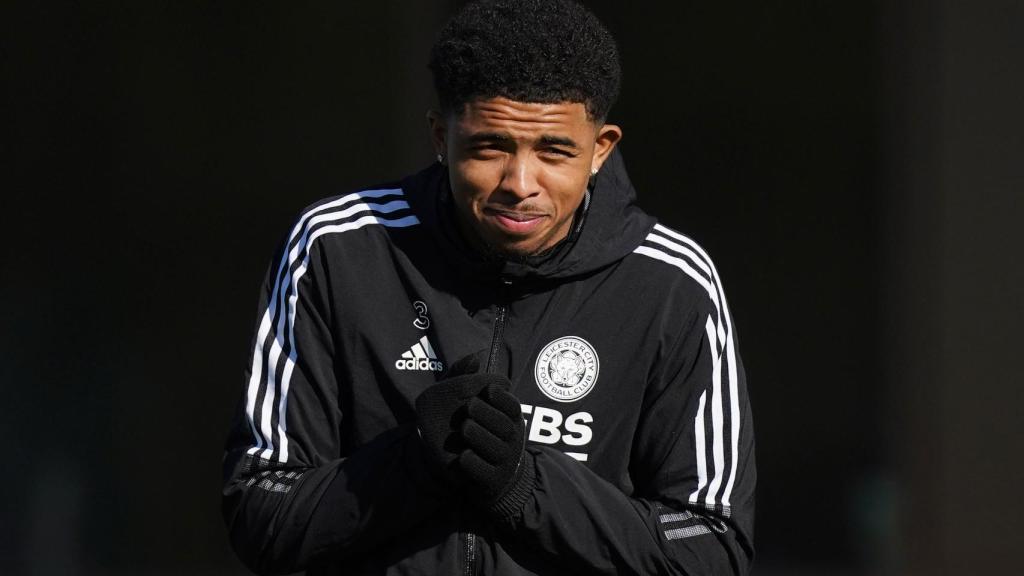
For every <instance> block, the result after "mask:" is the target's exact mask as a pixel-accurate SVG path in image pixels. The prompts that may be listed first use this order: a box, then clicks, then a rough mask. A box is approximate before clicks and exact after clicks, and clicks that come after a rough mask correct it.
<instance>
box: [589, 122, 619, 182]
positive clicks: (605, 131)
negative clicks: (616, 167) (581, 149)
mask: <svg viewBox="0 0 1024 576" xmlns="http://www.w3.org/2000/svg"><path fill="white" fill-rule="evenodd" d="M619 140H622V128H619V127H618V126H616V125H615V124H604V125H602V126H601V127H600V128H599V129H598V130H597V138H596V139H595V140H594V158H593V160H591V163H590V171H591V172H597V171H598V170H600V169H601V166H602V165H604V161H605V160H607V159H608V155H609V154H611V153H612V150H614V149H615V145H616V144H618V143H619Z"/></svg>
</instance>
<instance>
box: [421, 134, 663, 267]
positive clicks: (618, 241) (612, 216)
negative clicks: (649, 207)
mask: <svg viewBox="0 0 1024 576" xmlns="http://www.w3.org/2000/svg"><path fill="white" fill-rule="evenodd" d="M402 188H403V189H404V190H405V191H406V194H407V196H408V199H409V203H410V205H411V206H412V208H413V210H414V211H415V213H416V215H417V217H419V218H420V221H421V222H422V223H423V224H424V225H425V226H426V227H427V228H429V229H430V230H431V231H432V233H433V234H435V235H436V236H437V237H438V238H437V239H438V242H439V244H441V245H442V246H443V247H444V252H446V253H447V256H448V257H450V258H454V259H455V260H456V262H453V264H455V265H456V266H458V267H459V268H460V269H463V270H466V271H471V272H473V273H476V274H497V275H499V276H501V277H505V278H511V279H518V280H525V281H531V282H530V283H532V282H533V281H542V280H544V279H566V278H572V277H576V276H584V275H587V274H589V273H592V272H594V271H596V270H599V269H601V268H604V267H606V266H608V265H610V264H613V263H615V262H617V261H619V260H621V259H622V258H624V257H626V256H627V255H628V254H630V253H631V252H632V251H633V249H635V248H636V247H637V246H639V245H640V243H641V242H642V241H643V239H644V238H645V237H646V236H647V234H648V233H649V232H650V230H651V228H652V227H653V226H654V223H655V219H654V218H653V217H651V216H650V215H648V214H647V213H645V212H644V211H643V210H641V209H640V207H639V206H637V205H636V190H635V189H634V188H633V185H632V183H631V182H630V181H629V176H628V175H627V174H626V166H625V164H624V163H623V160H622V154H621V153H620V152H619V151H618V149H615V150H613V151H612V153H611V155H610V156H609V157H608V159H607V160H606V161H605V163H604V165H603V166H602V167H601V170H600V171H599V172H598V173H597V176H596V177H595V178H594V179H593V182H592V184H591V185H590V186H589V188H588V191H587V197H586V198H584V201H583V204H582V205H581V206H580V208H579V210H578V211H577V213H576V217H575V221H574V222H573V228H572V231H571V232H570V234H569V236H568V237H567V238H566V239H565V240H563V241H562V242H561V243H559V244H558V245H556V246H555V247H554V248H552V249H551V250H548V251H547V252H546V253H545V254H543V255H539V256H535V257H530V258H528V259H527V260H526V261H525V262H523V261H512V260H495V259H492V258H486V257H484V256H482V255H481V254H480V253H479V252H478V251H476V250H475V249H474V248H472V247H471V246H470V245H469V244H468V243H467V242H466V241H465V240H464V239H463V237H462V234H460V233H459V231H458V228H457V225H456V222H455V220H454V218H455V214H454V210H455V207H454V204H453V202H452V200H451V187H450V184H449V181H448V170H447V168H446V167H444V166H442V165H441V164H438V163H434V164H432V165H431V166H430V167H428V168H426V169H425V170H423V171H422V172H420V173H418V174H416V175H414V176H411V177H410V178H408V179H406V180H405V181H404V182H403V183H402Z"/></svg>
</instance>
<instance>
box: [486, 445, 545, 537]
mask: <svg viewBox="0 0 1024 576" xmlns="http://www.w3.org/2000/svg"><path fill="white" fill-rule="evenodd" d="M534 458H535V457H534V455H533V454H530V453H529V452H527V451H525V450H524V451H523V460H522V462H521V463H520V464H519V470H518V471H517V473H516V477H515V480H514V481H513V482H512V485H511V486H510V487H509V489H508V490H506V491H505V493H504V494H503V495H502V496H501V497H500V498H498V500H497V501H495V502H494V503H493V504H491V505H490V506H489V507H488V512H489V513H490V515H491V516H492V517H493V518H495V519H496V520H497V521H499V522H501V523H503V524H513V523H515V522H516V521H517V520H519V517H520V516H522V514H523V507H524V506H526V502H527V501H528V500H529V499H530V498H531V497H532V496H533V490H534V484H535V482H536V479H537V472H536V468H535V466H534Z"/></svg>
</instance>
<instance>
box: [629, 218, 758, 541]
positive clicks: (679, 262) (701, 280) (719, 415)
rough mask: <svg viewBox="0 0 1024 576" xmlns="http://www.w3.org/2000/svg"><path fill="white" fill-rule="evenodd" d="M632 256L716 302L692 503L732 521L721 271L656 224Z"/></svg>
mask: <svg viewBox="0 0 1024 576" xmlns="http://www.w3.org/2000/svg"><path fill="white" fill-rule="evenodd" d="M634 252H636V253H638V254H642V255H644V256H648V257H650V258H653V259H655V260H659V261H661V262H664V263H666V264H669V265H672V266H675V267H676V268H678V269H680V270H682V271H683V272H684V273H685V274H686V275H687V276H689V277H690V278H692V279H693V280H694V281H695V282H697V284H699V285H700V286H701V287H702V288H703V289H704V290H705V291H706V292H707V295H708V298H710V299H711V302H712V303H713V304H714V307H715V310H714V312H713V313H711V314H709V315H708V317H707V319H706V321H705V325H704V329H705V331H706V333H707V338H708V342H709V343H710V344H711V346H710V352H711V361H712V373H711V382H709V384H710V386H709V388H707V389H705V390H704V391H702V392H701V395H700V401H699V404H698V407H697V414H696V416H695V417H694V422H693V426H694V438H695V441H694V444H695V446H694V449H695V450H696V456H697V487H696V489H694V490H693V492H692V493H691V494H690V496H689V502H690V503H691V504H694V505H697V506H700V507H702V508H707V509H710V510H714V511H716V512H718V514H720V515H722V516H725V517H728V516H729V512H730V504H729V499H730V496H731V495H732V488H733V483H734V481H735V480H736V469H737V464H738V459H739V437H740V406H739V391H738V386H739V381H738V368H737V365H736V347H735V345H734V343H733V330H732V321H731V319H730V317H729V307H728V304H727V303H726V301H725V294H724V292H723V291H722V283H721V280H720V279H719V277H718V271H717V270H715V266H714V264H713V263H712V262H711V258H710V257H708V255H707V253H706V252H705V251H704V250H703V249H702V248H701V247H700V246H698V245H697V243H696V242H694V241H693V240H691V239H689V238H687V237H686V236H683V235H682V234H679V233H678V232H675V231H673V230H670V229H668V228H666V227H664V226H662V225H660V224H658V225H655V227H654V230H653V231H652V232H651V233H650V234H649V235H648V236H647V238H646V239H645V241H644V242H643V244H641V245H640V246H639V247H637V248H636V249H635V250H634ZM709 392H710V396H709ZM666 518H669V519H672V518H673V517H672V516H671V515H669V516H663V517H662V521H663V522H665V521H666V520H665V519H666ZM675 520H680V519H679V518H675ZM701 527H702V525H695V526H691V527H684V528H678V529H673V530H668V531H666V532H665V535H666V537H668V538H669V539H670V540H671V539H673V538H683V537H688V536H694V535H696V534H697V533H698V532H701ZM703 529H704V530H707V528H703Z"/></svg>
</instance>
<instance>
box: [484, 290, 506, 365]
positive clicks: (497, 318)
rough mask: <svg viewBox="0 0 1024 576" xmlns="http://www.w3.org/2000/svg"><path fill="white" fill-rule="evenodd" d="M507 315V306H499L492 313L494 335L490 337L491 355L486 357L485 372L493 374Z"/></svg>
mask: <svg viewBox="0 0 1024 576" xmlns="http://www.w3.org/2000/svg"><path fill="white" fill-rule="evenodd" d="M507 314H508V306H506V305H504V304H499V305H498V308H497V309H496V310H495V311H494V334H493V335H492V336H491V353H490V354H488V355H487V368H485V369H484V371H485V372H488V373H489V372H494V369H495V368H496V365H495V363H496V362H497V360H498V353H499V352H500V351H501V337H502V336H503V335H504V334H505V317H506V315H507Z"/></svg>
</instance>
